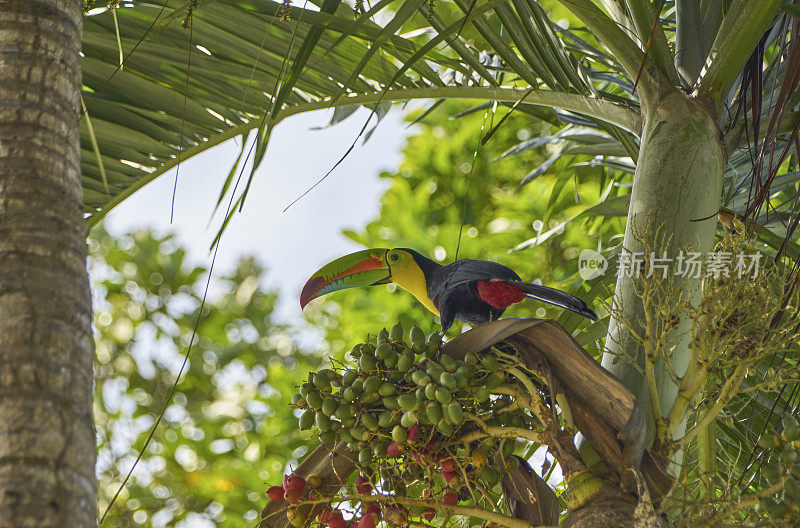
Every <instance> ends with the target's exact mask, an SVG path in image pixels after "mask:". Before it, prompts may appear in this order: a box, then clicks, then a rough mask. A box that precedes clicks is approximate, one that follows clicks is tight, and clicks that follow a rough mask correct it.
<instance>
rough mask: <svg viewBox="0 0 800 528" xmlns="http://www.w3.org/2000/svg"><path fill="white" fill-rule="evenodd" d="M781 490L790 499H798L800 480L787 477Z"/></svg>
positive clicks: (799, 496) (799, 497) (799, 495)
mask: <svg viewBox="0 0 800 528" xmlns="http://www.w3.org/2000/svg"><path fill="white" fill-rule="evenodd" d="M783 492H784V493H785V494H786V497H788V498H790V499H794V500H797V499H800V481H798V480H795V479H793V478H790V479H788V480H787V481H786V482H784V483H783Z"/></svg>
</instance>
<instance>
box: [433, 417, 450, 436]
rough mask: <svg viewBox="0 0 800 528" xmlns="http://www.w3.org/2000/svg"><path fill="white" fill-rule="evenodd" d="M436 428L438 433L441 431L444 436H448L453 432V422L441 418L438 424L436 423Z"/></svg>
mask: <svg viewBox="0 0 800 528" xmlns="http://www.w3.org/2000/svg"><path fill="white" fill-rule="evenodd" d="M436 428H437V429H438V430H439V432H440V433H442V434H443V435H445V436H450V435H452V434H453V432H455V429H454V428H453V424H451V423H448V422H446V421H445V420H442V421H440V422H439V423H438V424H436Z"/></svg>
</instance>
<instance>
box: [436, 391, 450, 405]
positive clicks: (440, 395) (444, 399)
mask: <svg viewBox="0 0 800 528" xmlns="http://www.w3.org/2000/svg"><path fill="white" fill-rule="evenodd" d="M436 399H437V400H439V402H440V403H450V402H451V401H452V400H453V396H452V394H450V391H449V390H447V389H446V388H445V387H439V388H438V389H436Z"/></svg>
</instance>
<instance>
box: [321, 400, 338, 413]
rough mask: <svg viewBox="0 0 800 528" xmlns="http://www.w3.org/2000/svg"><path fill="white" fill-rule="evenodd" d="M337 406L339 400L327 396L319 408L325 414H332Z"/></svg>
mask: <svg viewBox="0 0 800 528" xmlns="http://www.w3.org/2000/svg"><path fill="white" fill-rule="evenodd" d="M337 407H339V402H338V401H337V400H336V398H334V397H333V396H328V397H327V398H325V399H324V400H322V407H321V410H322V412H323V413H325V415H326V416H333V415H334V413H335V412H336V409H337Z"/></svg>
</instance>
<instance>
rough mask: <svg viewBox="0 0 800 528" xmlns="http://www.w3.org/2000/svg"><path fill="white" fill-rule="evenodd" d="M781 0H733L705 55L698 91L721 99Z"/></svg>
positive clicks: (767, 26) (723, 98)
mask: <svg viewBox="0 0 800 528" xmlns="http://www.w3.org/2000/svg"><path fill="white" fill-rule="evenodd" d="M782 3H783V2H782V1H781V0H762V1H760V2H750V1H748V0H734V2H733V4H731V7H730V9H729V10H728V14H727V15H726V16H725V18H723V19H722V24H721V25H720V28H719V31H718V32H717V37H716V38H715V39H714V43H713V44H712V45H711V51H710V52H709V53H708V57H707V58H706V65H705V73H704V74H703V75H702V78H701V80H700V84H699V86H698V88H697V91H698V92H699V93H701V94H706V95H708V96H709V97H711V98H712V99H713V100H714V101H716V103H717V106H720V105H722V104H723V103H724V102H725V98H726V97H727V95H728V92H729V91H730V90H731V88H732V87H733V84H734V83H735V82H736V79H737V78H738V77H739V75H740V74H741V73H742V68H744V65H745V63H746V62H747V59H748V58H749V57H750V55H751V54H752V53H753V49H754V48H755V47H756V44H758V41H759V40H761V37H762V35H763V34H764V32H765V31H766V30H767V29H768V28H769V26H770V24H771V23H772V20H773V18H774V17H775V15H776V14H778V10H779V9H780V7H781V4H782Z"/></svg>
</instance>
